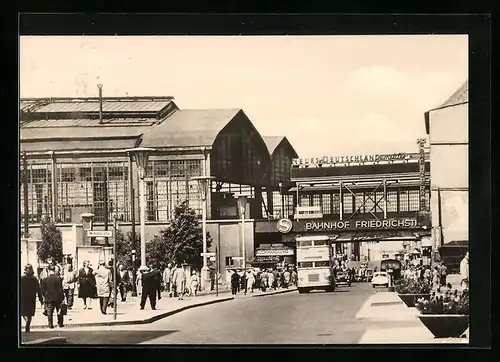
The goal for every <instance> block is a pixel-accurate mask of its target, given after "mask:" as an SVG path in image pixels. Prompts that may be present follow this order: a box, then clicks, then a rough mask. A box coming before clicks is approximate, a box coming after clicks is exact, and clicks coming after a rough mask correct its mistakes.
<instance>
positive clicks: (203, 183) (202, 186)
mask: <svg viewBox="0 0 500 362" xmlns="http://www.w3.org/2000/svg"><path fill="white" fill-rule="evenodd" d="M213 179H215V177H213V176H197V177H192V178H191V180H193V181H198V190H199V192H200V196H201V201H202V209H201V215H202V216H201V222H202V228H203V253H202V255H203V267H202V268H201V288H202V289H203V290H205V291H210V289H211V288H210V287H211V283H210V273H209V268H208V265H207V253H208V251H207V194H208V192H209V186H210V185H211V181H212V180H213Z"/></svg>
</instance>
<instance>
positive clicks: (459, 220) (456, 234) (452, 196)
mask: <svg viewBox="0 0 500 362" xmlns="http://www.w3.org/2000/svg"><path fill="white" fill-rule="evenodd" d="M441 228H442V233H443V244H446V243H448V242H450V241H453V240H469V192H468V191H444V190H443V191H441Z"/></svg>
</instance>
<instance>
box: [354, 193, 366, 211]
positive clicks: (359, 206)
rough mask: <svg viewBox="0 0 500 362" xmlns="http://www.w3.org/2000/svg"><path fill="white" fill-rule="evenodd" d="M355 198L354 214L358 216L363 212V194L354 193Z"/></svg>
mask: <svg viewBox="0 0 500 362" xmlns="http://www.w3.org/2000/svg"><path fill="white" fill-rule="evenodd" d="M354 194H355V195H356V196H355V197H354V212H357V213H358V214H362V213H364V212H365V206H364V204H363V201H364V194H363V192H359V191H358V192H355V193H354Z"/></svg>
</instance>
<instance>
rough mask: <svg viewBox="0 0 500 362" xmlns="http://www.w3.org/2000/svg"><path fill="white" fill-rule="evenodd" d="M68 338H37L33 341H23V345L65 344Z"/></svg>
mask: <svg viewBox="0 0 500 362" xmlns="http://www.w3.org/2000/svg"><path fill="white" fill-rule="evenodd" d="M67 342H68V340H67V338H66V337H51V338H41V339H35V340H33V341H27V342H21V345H38V344H65V343H67Z"/></svg>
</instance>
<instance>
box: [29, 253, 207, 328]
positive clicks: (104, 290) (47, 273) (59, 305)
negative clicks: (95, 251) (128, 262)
mask: <svg viewBox="0 0 500 362" xmlns="http://www.w3.org/2000/svg"><path fill="white" fill-rule="evenodd" d="M114 263H115V261H114V260H113V259H111V260H110V261H109V262H108V263H106V262H104V261H102V260H101V261H99V263H98V266H97V268H96V269H95V270H94V269H93V268H92V265H91V264H90V262H89V261H88V260H85V261H83V265H82V268H81V269H79V270H78V271H75V270H74V269H73V265H72V263H68V264H66V265H65V266H64V267H63V266H62V265H61V264H59V263H56V262H54V261H52V260H51V259H49V260H47V266H46V267H45V268H43V269H42V271H41V272H40V274H39V276H38V277H37V276H36V275H35V271H34V269H33V266H32V265H31V264H28V265H26V267H25V268H24V275H23V276H22V277H21V287H20V290H21V296H20V312H21V316H22V317H23V318H24V320H25V321H26V326H25V331H26V332H29V331H30V326H31V321H32V319H33V317H34V316H35V312H36V300H37V299H38V301H39V302H40V304H41V305H42V309H43V314H44V315H45V316H47V322H48V326H49V328H54V322H53V318H54V312H55V314H56V315H57V324H58V325H59V327H63V326H64V316H65V315H67V313H68V310H72V308H73V305H74V299H75V296H76V297H78V298H80V299H81V300H82V302H83V309H84V310H91V309H92V301H93V300H96V299H97V300H99V310H100V312H101V314H103V315H106V314H107V311H108V308H109V307H111V308H113V307H114V306H115V303H118V301H116V300H115V294H116V296H117V297H118V296H119V298H120V300H121V301H122V302H126V300H127V294H128V293H129V292H130V291H132V290H133V275H132V270H131V268H129V269H126V268H125V267H124V265H123V264H122V263H117V267H116V275H113V267H114ZM138 272H139V274H138V275H137V278H136V288H137V289H136V290H137V293H138V295H140V309H141V310H144V308H145V306H146V302H147V300H148V299H149V304H150V306H151V309H152V310H156V301H157V300H160V299H161V298H162V292H165V293H167V294H168V296H169V297H170V298H178V299H179V300H183V299H184V297H186V296H188V297H189V296H193V297H195V296H197V294H198V292H199V291H200V287H201V286H200V279H199V276H198V272H197V271H193V272H192V273H191V275H190V276H188V275H186V271H185V269H184V268H183V267H182V265H181V264H180V263H169V264H168V265H167V267H166V268H165V270H164V271H163V272H161V271H160V270H159V269H158V268H157V267H156V266H155V265H149V266H142V267H140V268H139V270H138ZM115 279H116V291H113V286H114V285H115ZM76 290H77V294H75V291H76ZM117 299H118V298H117Z"/></svg>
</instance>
